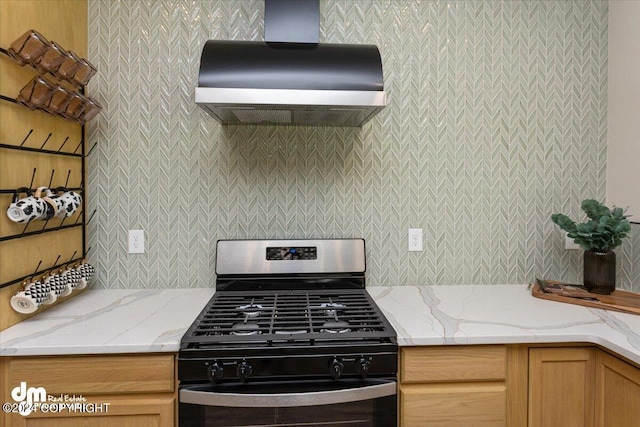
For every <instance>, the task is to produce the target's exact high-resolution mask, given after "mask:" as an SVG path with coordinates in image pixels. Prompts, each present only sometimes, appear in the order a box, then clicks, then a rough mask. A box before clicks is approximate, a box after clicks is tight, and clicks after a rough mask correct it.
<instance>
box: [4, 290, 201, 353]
mask: <svg viewBox="0 0 640 427" xmlns="http://www.w3.org/2000/svg"><path fill="white" fill-rule="evenodd" d="M213 293H214V290H213V289H89V290H87V291H86V292H83V293H82V294H80V295H77V296H75V297H73V298H71V299H69V300H68V301H66V302H64V303H63V304H58V305H57V306H55V307H52V308H50V309H49V310H45V311H43V312H42V313H39V314H37V315H35V316H33V317H30V318H29V319H27V320H25V321H23V322H20V323H18V324H17V325H14V326H12V327H10V328H8V329H5V330H4V331H2V332H0V356H29V355H60V354H106V353H151V352H177V351H178V348H179V345H180V338H182V335H183V334H184V332H185V331H186V330H187V328H189V326H191V324H192V323H193V321H194V320H195V318H196V316H197V315H198V314H199V313H200V311H201V310H202V309H203V308H204V306H205V304H206V303H207V301H209V299H210V298H211V296H212V295H213Z"/></svg>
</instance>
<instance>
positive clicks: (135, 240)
mask: <svg viewBox="0 0 640 427" xmlns="http://www.w3.org/2000/svg"><path fill="white" fill-rule="evenodd" d="M129 253H130V254H143V253H144V230H129Z"/></svg>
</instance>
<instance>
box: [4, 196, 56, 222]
mask: <svg viewBox="0 0 640 427" xmlns="http://www.w3.org/2000/svg"><path fill="white" fill-rule="evenodd" d="M21 193H25V194H26V195H27V197H23V198H19V197H20V194H21ZM47 207H48V206H47V202H46V201H45V200H43V199H41V198H40V197H34V196H33V194H32V193H31V189H29V188H26V187H21V188H18V189H17V190H16V191H15V192H14V193H13V198H12V199H11V204H10V205H9V208H8V209H7V216H8V217H9V219H10V220H11V221H13V222H29V221H32V220H34V219H41V218H42V217H43V216H44V215H45V214H46V212H47Z"/></svg>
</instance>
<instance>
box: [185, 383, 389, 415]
mask: <svg viewBox="0 0 640 427" xmlns="http://www.w3.org/2000/svg"><path fill="white" fill-rule="evenodd" d="M396 393H397V383H396V381H395V380H393V379H389V380H382V379H367V380H340V381H338V382H334V381H305V382H295V381H289V382H269V383H249V384H231V385H224V384H219V385H216V386H215V387H214V386H211V385H206V386H203V385H200V386H187V387H181V388H180V396H179V400H180V406H179V420H180V427H231V426H236V427H239V426H253V427H266V426H287V427H293V426H309V425H318V426H324V427H393V426H396V425H397V403H396Z"/></svg>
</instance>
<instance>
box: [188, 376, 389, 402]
mask: <svg viewBox="0 0 640 427" xmlns="http://www.w3.org/2000/svg"><path fill="white" fill-rule="evenodd" d="M396 388H397V385H396V382H395V381H390V382H388V383H386V384H377V385H372V386H365V387H357V388H348V389H343V390H331V391H319V392H310V393H275V394H245V393H216V392H207V391H195V390H189V389H182V390H180V403H191V404H194V405H204V406H226V407H260V408H286V407H295V406H318V405H333V404H336V403H348V402H358V401H361V400H371V399H377V398H380V397H386V396H394V395H395V394H396V393H397V391H396Z"/></svg>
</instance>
